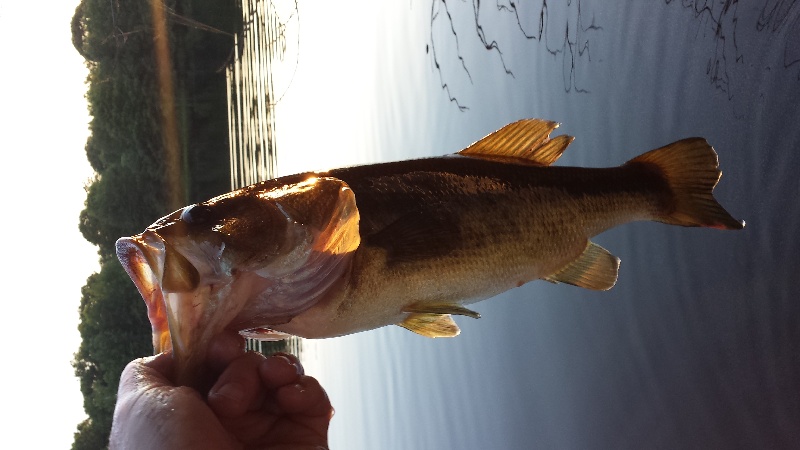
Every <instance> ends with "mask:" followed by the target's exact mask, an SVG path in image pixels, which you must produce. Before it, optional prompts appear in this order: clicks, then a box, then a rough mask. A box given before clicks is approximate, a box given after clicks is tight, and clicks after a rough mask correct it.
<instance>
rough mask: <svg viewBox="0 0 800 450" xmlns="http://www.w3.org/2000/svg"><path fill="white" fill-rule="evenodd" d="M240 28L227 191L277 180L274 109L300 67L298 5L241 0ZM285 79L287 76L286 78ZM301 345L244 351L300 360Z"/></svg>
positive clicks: (258, 344) (231, 84)
mask: <svg viewBox="0 0 800 450" xmlns="http://www.w3.org/2000/svg"><path fill="white" fill-rule="evenodd" d="M240 7H241V10H242V22H243V29H242V30H241V31H240V32H238V33H236V35H235V36H234V58H233V61H232V62H231V64H229V65H228V66H227V67H226V68H225V75H226V77H227V80H228V84H227V88H228V90H227V94H228V139H229V150H230V158H231V189H238V188H240V187H244V186H248V185H250V184H254V183H257V182H259V181H264V180H268V179H271V178H274V177H275V162H276V159H277V144H276V139H275V106H276V105H277V104H278V103H279V102H280V101H281V98H282V97H283V94H284V93H285V91H286V89H288V87H289V85H290V84H291V80H292V77H293V76H294V70H295V69H296V67H297V62H298V53H299V51H298V46H297V43H298V39H299V34H298V28H299V16H298V13H297V3H296V2H287V1H284V2H279V3H278V4H276V3H275V2H271V1H259V0H241V1H240ZM287 74H288V75H287ZM301 347H302V346H301V340H300V339H299V338H292V339H289V340H286V341H278V342H262V341H257V340H252V339H248V341H247V348H248V350H256V351H259V352H261V353H266V354H269V353H273V352H276V351H283V352H289V353H293V354H295V355H299V354H300V351H301Z"/></svg>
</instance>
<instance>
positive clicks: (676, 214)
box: [625, 138, 744, 230]
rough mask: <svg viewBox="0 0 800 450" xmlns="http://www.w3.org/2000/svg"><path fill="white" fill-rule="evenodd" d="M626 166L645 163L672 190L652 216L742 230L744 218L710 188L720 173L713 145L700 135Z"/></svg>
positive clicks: (655, 151)
mask: <svg viewBox="0 0 800 450" xmlns="http://www.w3.org/2000/svg"><path fill="white" fill-rule="evenodd" d="M625 165H626V166H635V165H644V166H649V168H651V169H655V171H656V172H658V173H660V174H661V176H662V177H663V178H664V180H665V181H666V183H667V185H668V186H669V189H670V191H671V193H672V199H671V201H670V202H669V204H670V208H668V210H667V211H665V212H664V214H663V215H661V216H660V217H656V218H655V220H658V221H660V222H664V223H669V224H672V225H681V226H686V227H711V228H718V229H723V230H741V229H742V228H744V221H741V220H737V219H734V218H733V217H732V216H731V215H730V213H728V211H726V210H725V208H723V207H722V205H720V204H719V203H718V202H717V200H716V199H715V198H714V194H713V190H714V187H715V186H716V185H717V182H719V179H720V177H721V176H722V171H720V170H719V160H718V158H717V153H716V152H715V151H714V148H713V147H711V145H709V144H708V142H706V140H705V139H703V138H687V139H683V140H680V141H677V142H673V143H672V144H669V145H666V146H664V147H661V148H657V149H655V150H651V151H649V152H647V153H645V154H643V155H640V156H638V157H636V158H634V159H632V160H630V161H628V162H627V163H626V164H625Z"/></svg>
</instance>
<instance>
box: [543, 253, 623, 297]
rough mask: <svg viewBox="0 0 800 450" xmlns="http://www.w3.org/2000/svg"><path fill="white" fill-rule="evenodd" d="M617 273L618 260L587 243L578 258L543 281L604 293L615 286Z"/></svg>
mask: <svg viewBox="0 0 800 450" xmlns="http://www.w3.org/2000/svg"><path fill="white" fill-rule="evenodd" d="M618 271H619V258H617V257H616V256H614V255H612V254H611V253H609V252H608V250H606V249H604V248H603V247H600V246H599V245H597V244H595V243H594V242H591V241H589V243H588V244H587V245H586V249H585V250H584V251H583V253H581V255H580V256H579V257H578V258H576V259H575V260H574V261H572V262H571V263H569V264H567V265H566V266H565V267H564V268H562V269H561V270H559V271H558V272H556V273H554V274H552V275H550V276H548V277H545V280H547V281H550V282H553V283H567V284H571V285H573V286H578V287H582V288H586V289H594V290H598V291H605V290H608V289H611V288H612V287H614V284H616V282H617V272H618Z"/></svg>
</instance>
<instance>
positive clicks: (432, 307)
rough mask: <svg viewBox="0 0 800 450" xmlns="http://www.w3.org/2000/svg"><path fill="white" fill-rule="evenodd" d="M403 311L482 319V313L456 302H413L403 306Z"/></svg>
mask: <svg viewBox="0 0 800 450" xmlns="http://www.w3.org/2000/svg"><path fill="white" fill-rule="evenodd" d="M403 312H409V313H423V314H456V315H459V316H467V317H472V318H473V319H480V318H481V315H480V314H479V313H477V312H475V311H473V310H471V309H468V308H465V307H463V306H461V305H458V304H455V303H413V304H411V305H408V306H406V307H405V308H403Z"/></svg>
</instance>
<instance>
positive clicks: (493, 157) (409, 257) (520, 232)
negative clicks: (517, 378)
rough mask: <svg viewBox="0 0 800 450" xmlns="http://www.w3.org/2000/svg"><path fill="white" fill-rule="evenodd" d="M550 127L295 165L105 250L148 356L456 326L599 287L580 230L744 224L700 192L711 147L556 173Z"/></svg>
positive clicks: (689, 142) (677, 147)
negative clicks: (505, 301)
mask: <svg viewBox="0 0 800 450" xmlns="http://www.w3.org/2000/svg"><path fill="white" fill-rule="evenodd" d="M556 127H557V124H556V123H554V122H549V121H544V120H539V119H527V120H522V121H518V122H514V123H512V124H509V125H507V126H506V127H503V128H502V129H500V130H498V131H496V132H495V133H492V134H490V135H488V136H487V137H485V138H484V139H481V140H480V141H477V142H476V143H474V144H472V145H471V146H469V147H468V148H466V149H464V150H462V151H461V152H459V153H458V154H457V155H451V156H445V157H437V158H427V159H419V160H410V161H397V162H391V163H382V164H374V165H367V166H356V167H349V168H342V169H334V170H330V171H327V172H318V173H313V172H308V173H302V174H297V175H291V176H287V177H282V178H278V179H275V180H269V181H265V182H262V183H258V184H255V185H252V186H248V187H245V188H242V189H239V190H236V191H233V192H230V193H228V194H224V195H221V196H219V197H216V198H213V199H210V200H208V201H206V202H202V203H199V204H196V205H190V206H187V207H185V208H182V209H180V210H178V211H175V212H173V213H172V214H169V215H167V216H164V217H163V218H161V219H159V220H158V221H156V222H155V223H154V224H153V225H151V226H150V227H148V228H147V229H146V230H145V231H144V232H143V233H141V234H139V235H136V236H132V237H130V238H121V239H120V240H119V241H118V242H117V254H118V256H119V259H120V261H121V263H122V264H123V266H124V267H125V269H126V270H127V272H128V274H129V275H130V276H131V278H132V280H133V281H134V283H135V284H136V286H137V288H139V291H140V293H141V294H142V297H143V298H144V300H145V302H146V303H147V305H148V315H149V317H150V321H151V325H152V328H153V346H154V350H155V351H156V352H161V351H172V352H173V355H174V357H175V359H176V373H177V375H176V377H177V382H178V383H181V384H187V385H194V386H197V385H198V384H200V383H201V382H200V379H201V376H200V374H202V373H203V372H204V358H205V351H206V349H207V347H208V343H209V342H210V341H211V339H213V337H214V336H215V335H217V334H219V333H220V332H222V331H223V330H225V329H230V330H235V331H239V332H241V333H242V334H244V335H246V336H249V337H254V338H258V339H281V338H284V337H286V336H289V335H296V336H303V337H308V338H326V337H334V336H341V335H344V334H349V333H355V332H359V331H364V330H369V329H373V328H377V327H381V326H385V325H391V324H397V325H400V326H402V327H404V328H407V329H409V330H411V331H413V332H415V333H418V334H421V335H423V336H428V337H452V336H456V335H457V334H458V333H459V328H458V326H457V325H456V323H455V322H454V321H453V319H452V316H453V315H464V316H469V317H473V318H477V317H479V314H478V313H476V312H474V311H471V310H469V309H467V308H466V305H469V304H471V303H474V302H477V301H480V300H483V299H486V298H489V297H492V296H494V295H496V294H499V293H501V292H504V291H506V290H509V289H512V288H514V287H518V286H521V285H523V284H525V283H528V282H530V281H533V280H536V279H544V280H547V281H550V282H555V283H568V284H573V285H576V286H579V287H583V288H587V289H597V290H604V289H609V288H611V287H612V286H613V285H614V284H615V282H616V280H617V272H618V267H619V259H618V258H617V257H615V256H613V255H612V254H611V253H610V252H608V251H607V250H605V249H603V248H602V247H600V246H598V245H596V244H594V243H592V242H591V241H590V239H591V237H593V236H595V235H597V234H599V233H601V232H603V231H605V230H607V229H609V228H611V227H614V226H617V225H620V224H623V223H626V222H630V221H635V220H656V221H661V222H664V223H667V224H672V225H681V226H703V227H713V228H719V229H734V230H735V229H741V228H742V227H743V226H744V223H743V222H740V221H738V220H736V219H734V218H733V217H732V216H731V215H730V214H729V213H728V212H727V211H725V209H724V208H723V207H722V206H721V205H719V203H717V201H716V200H715V199H714V197H713V193H712V191H713V189H714V187H715V186H716V184H717V182H718V180H719V177H720V176H721V172H720V171H719V169H718V161H717V155H716V152H715V151H714V150H713V148H711V146H710V145H708V143H707V142H706V141H705V140H704V139H702V138H688V139H684V140H681V141H677V142H674V143H672V144H669V145H667V146H664V147H661V148H658V149H655V150H652V151H650V152H647V153H644V154H642V155H640V156H638V157H636V158H634V159H632V160H631V161H628V162H627V163H625V164H623V165H622V166H619V167H611V168H581V167H558V166H552V165H551V164H552V163H553V162H555V161H556V160H557V159H558V157H559V156H560V155H561V153H562V152H563V151H564V149H566V147H567V146H568V145H569V144H570V142H572V138H571V137H569V136H556V137H554V138H550V133H551V132H552V131H553V130H554V129H555V128H556Z"/></svg>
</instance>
